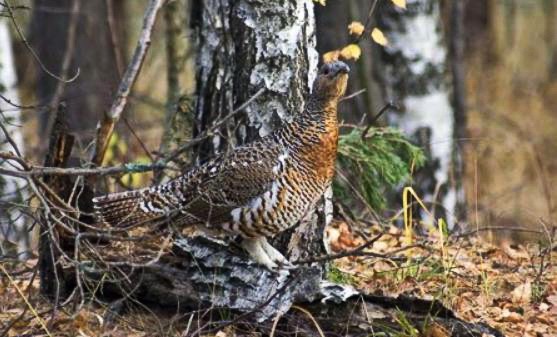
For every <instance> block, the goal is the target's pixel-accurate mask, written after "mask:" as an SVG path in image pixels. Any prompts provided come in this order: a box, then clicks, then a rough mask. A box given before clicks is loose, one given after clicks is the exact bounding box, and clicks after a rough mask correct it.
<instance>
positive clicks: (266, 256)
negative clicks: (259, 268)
mask: <svg viewBox="0 0 557 337" xmlns="http://www.w3.org/2000/svg"><path fill="white" fill-rule="evenodd" d="M242 247H243V248H244V249H245V250H246V251H247V252H248V254H249V255H250V256H251V258H252V259H253V260H254V261H255V262H257V263H259V264H262V265H264V266H265V267H267V269H269V270H271V271H279V270H284V269H287V270H288V269H293V268H294V266H293V265H292V264H291V263H290V261H288V259H287V258H285V257H284V255H282V254H281V253H280V252H279V251H278V250H276V249H275V248H274V247H273V246H271V245H270V244H269V243H268V242H267V239H266V238H265V237H258V238H249V239H248V238H245V239H243V240H242Z"/></svg>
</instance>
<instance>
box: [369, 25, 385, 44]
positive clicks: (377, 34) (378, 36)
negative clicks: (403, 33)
mask: <svg viewBox="0 0 557 337" xmlns="http://www.w3.org/2000/svg"><path fill="white" fill-rule="evenodd" d="M371 38H372V39H373V41H375V42H377V43H378V44H380V45H382V46H386V45H387V44H389V41H388V40H387V37H385V34H383V32H382V31H380V30H379V28H373V31H372V32H371Z"/></svg>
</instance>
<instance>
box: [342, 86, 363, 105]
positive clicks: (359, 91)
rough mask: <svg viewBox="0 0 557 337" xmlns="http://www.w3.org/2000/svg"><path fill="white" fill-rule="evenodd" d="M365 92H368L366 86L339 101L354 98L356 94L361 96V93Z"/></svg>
mask: <svg viewBox="0 0 557 337" xmlns="http://www.w3.org/2000/svg"><path fill="white" fill-rule="evenodd" d="M364 92H366V89H365V88H364V89H360V90H358V91H356V92H355V93H353V94H350V95H348V96H344V97H343V98H341V99H340V101H339V102H342V101H346V100H349V99H352V98H354V97H356V96H360V95H361V94H363V93H364Z"/></svg>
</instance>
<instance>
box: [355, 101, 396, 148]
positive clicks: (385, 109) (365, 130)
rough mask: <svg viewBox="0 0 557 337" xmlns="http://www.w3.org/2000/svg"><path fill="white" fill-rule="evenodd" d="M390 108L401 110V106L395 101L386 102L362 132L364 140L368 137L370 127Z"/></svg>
mask: <svg viewBox="0 0 557 337" xmlns="http://www.w3.org/2000/svg"><path fill="white" fill-rule="evenodd" d="M389 109H395V110H400V107H399V106H398V105H396V104H395V103H393V102H389V103H387V104H385V106H384V107H383V108H381V110H379V112H378V113H377V115H375V116H374V117H373V119H372V120H371V121H369V123H368V124H367V126H366V128H365V129H364V132H362V141H363V140H365V139H366V136H367V133H368V132H369V129H371V127H372V125H373V123H375V122H376V121H377V120H378V119H379V117H381V116H382V115H383V114H384V113H385V112H386V111H387V110H389Z"/></svg>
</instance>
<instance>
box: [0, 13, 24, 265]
mask: <svg viewBox="0 0 557 337" xmlns="http://www.w3.org/2000/svg"><path fill="white" fill-rule="evenodd" d="M11 41H12V40H11V37H10V32H9V23H8V20H7V19H6V18H1V17H0V93H1V94H2V96H4V97H5V98H6V99H8V100H10V101H11V102H12V103H13V104H15V105H18V104H19V96H18V93H17V89H16V84H17V77H16V72H15V63H14V55H13V51H12V45H11ZM0 112H1V116H0V123H2V124H3V125H4V128H5V129H6V131H7V132H8V133H9V135H10V137H11V139H12V140H13V142H14V143H15V145H16V146H17V148H18V150H19V151H20V152H23V150H24V144H23V135H22V130H21V127H20V125H21V123H20V121H21V118H20V113H21V111H20V110H19V109H17V108H16V107H15V106H14V105H12V104H9V103H7V102H5V101H4V100H0ZM0 151H2V152H12V153H16V150H15V149H14V148H13V146H12V145H11V144H10V143H9V142H8V140H7V137H6V135H5V134H4V132H0ZM0 165H2V166H6V167H7V168H12V167H11V166H10V164H7V163H6V162H3V161H2V160H0ZM25 194H26V193H25V182H24V181H23V180H21V179H19V178H15V177H8V176H0V242H1V244H0V250H1V251H0V254H2V255H4V254H8V253H11V252H8V251H7V250H10V249H9V248H8V247H9V246H10V242H11V243H12V244H15V245H16V246H17V249H16V250H17V253H18V256H19V257H21V258H22V257H24V255H25V254H24V253H25V252H26V251H28V250H29V245H30V244H29V241H30V239H29V238H30V235H29V232H28V231H27V228H26V221H25V219H26V218H25V216H24V215H23V214H22V213H21V212H20V211H19V210H18V207H16V206H15V204H20V203H22V200H24V199H25Z"/></svg>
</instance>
